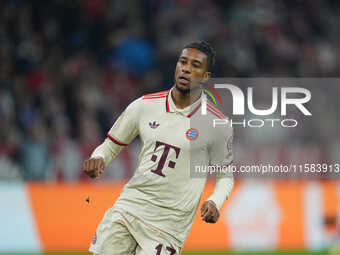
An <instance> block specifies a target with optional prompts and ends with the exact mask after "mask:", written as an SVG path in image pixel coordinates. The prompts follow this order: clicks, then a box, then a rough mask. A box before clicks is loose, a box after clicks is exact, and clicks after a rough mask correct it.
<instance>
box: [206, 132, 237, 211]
mask: <svg viewBox="0 0 340 255" xmlns="http://www.w3.org/2000/svg"><path fill="white" fill-rule="evenodd" d="M212 133H213V134H214V137H213V138H212V141H213V143H212V145H211V148H210V164H211V165H213V166H216V185H215V189H214V192H213V194H212V195H211V196H210V197H209V198H208V199H207V200H212V201H213V202H214V203H215V204H216V206H217V209H220V208H221V207H222V205H223V203H224V201H225V200H226V199H228V197H229V195H230V193H231V191H232V189H233V186H234V178H233V173H232V172H231V171H230V170H231V169H230V168H228V166H229V165H231V164H232V162H233V150H232V147H233V128H232V127H231V125H227V126H223V128H216V129H214V132H212ZM218 169H222V170H223V171H218Z"/></svg>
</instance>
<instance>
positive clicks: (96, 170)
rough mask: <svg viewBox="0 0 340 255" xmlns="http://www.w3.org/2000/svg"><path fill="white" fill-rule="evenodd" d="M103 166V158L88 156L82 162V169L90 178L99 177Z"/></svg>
mask: <svg viewBox="0 0 340 255" xmlns="http://www.w3.org/2000/svg"><path fill="white" fill-rule="evenodd" d="M104 168H105V163H104V159H103V158H89V159H87V160H85V161H84V164H83V171H84V172H85V173H86V174H87V175H88V176H90V177H91V178H97V177H99V175H101V174H102V173H103V172H104Z"/></svg>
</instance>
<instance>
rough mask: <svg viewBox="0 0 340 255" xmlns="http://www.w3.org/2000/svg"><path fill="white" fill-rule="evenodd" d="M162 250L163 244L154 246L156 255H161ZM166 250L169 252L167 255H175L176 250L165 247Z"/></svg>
mask: <svg viewBox="0 0 340 255" xmlns="http://www.w3.org/2000/svg"><path fill="white" fill-rule="evenodd" d="M162 248H163V244H159V245H157V246H156V248H155V249H156V250H157V253H156V255H161V251H162ZM166 250H167V251H169V252H170V253H169V255H174V254H176V250H175V249H174V248H171V247H169V246H167V247H166Z"/></svg>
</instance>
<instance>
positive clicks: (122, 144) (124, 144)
mask: <svg viewBox="0 0 340 255" xmlns="http://www.w3.org/2000/svg"><path fill="white" fill-rule="evenodd" d="M107 137H108V138H110V139H111V141H112V142H114V143H116V144H118V145H120V146H127V144H126V143H121V142H119V141H118V140H116V139H114V138H113V137H112V136H111V135H110V134H109V133H107Z"/></svg>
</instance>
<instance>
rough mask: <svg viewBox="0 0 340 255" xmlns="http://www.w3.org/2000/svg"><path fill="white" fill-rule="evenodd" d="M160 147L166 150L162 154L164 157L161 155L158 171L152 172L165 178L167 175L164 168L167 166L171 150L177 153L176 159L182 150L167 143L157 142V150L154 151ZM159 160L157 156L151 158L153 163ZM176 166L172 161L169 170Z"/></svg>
mask: <svg viewBox="0 0 340 255" xmlns="http://www.w3.org/2000/svg"><path fill="white" fill-rule="evenodd" d="M158 147H164V150H163V153H162V155H161V157H160V159H159V161H158V165H157V168H156V169H152V170H151V172H153V173H154V174H158V175H160V176H162V177H165V175H164V174H163V172H162V170H163V167H164V165H165V162H166V158H167V157H168V154H169V151H170V150H171V149H172V150H174V151H175V152H176V159H177V158H178V155H179V152H180V151H181V149H180V148H178V147H176V146H173V145H170V144H167V143H163V142H160V141H156V145H155V149H154V150H153V151H156V150H157V148H158ZM157 158H158V156H157V155H156V154H153V155H152V157H151V160H152V161H153V162H156V160H157ZM175 166H176V162H174V161H172V160H170V161H169V164H168V167H169V168H175Z"/></svg>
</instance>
